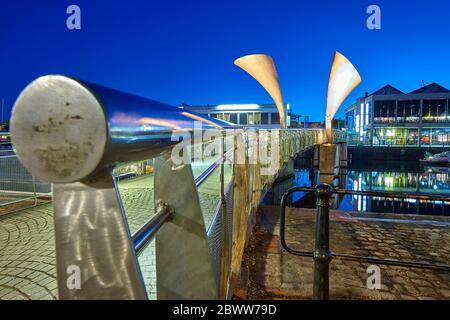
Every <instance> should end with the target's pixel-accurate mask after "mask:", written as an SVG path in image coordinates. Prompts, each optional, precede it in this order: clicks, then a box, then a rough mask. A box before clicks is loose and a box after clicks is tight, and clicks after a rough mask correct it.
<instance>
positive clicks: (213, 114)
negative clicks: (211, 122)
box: [209, 113, 217, 119]
mask: <svg viewBox="0 0 450 320" xmlns="http://www.w3.org/2000/svg"><path fill="white" fill-rule="evenodd" d="M209 116H210V117H211V118H216V119H217V113H211V114H210V115H209Z"/></svg>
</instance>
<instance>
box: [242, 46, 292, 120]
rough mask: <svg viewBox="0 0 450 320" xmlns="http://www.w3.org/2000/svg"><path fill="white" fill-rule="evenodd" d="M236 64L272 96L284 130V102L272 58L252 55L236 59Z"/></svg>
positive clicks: (263, 55)
mask: <svg viewBox="0 0 450 320" xmlns="http://www.w3.org/2000/svg"><path fill="white" fill-rule="evenodd" d="M234 64H235V65H237V66H238V67H240V68H241V69H243V70H244V71H246V72H247V73H248V74H250V75H251V76H252V77H253V78H255V79H256V80H257V81H258V82H259V83H260V84H261V85H262V86H263V87H264V89H266V91H267V92H268V93H269V94H270V96H271V97H272V99H273V101H274V102H275V105H276V106H277V109H278V113H279V114H280V126H281V128H284V127H285V123H284V118H285V112H284V102H283V97H282V94H281V89H280V83H279V81H278V74H277V71H276V69H275V64H274V62H273V60H272V58H271V57H270V56H267V55H265V54H252V55H249V56H244V57H241V58H239V59H236V60H235V61H234Z"/></svg>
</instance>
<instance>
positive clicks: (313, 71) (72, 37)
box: [0, 0, 450, 120]
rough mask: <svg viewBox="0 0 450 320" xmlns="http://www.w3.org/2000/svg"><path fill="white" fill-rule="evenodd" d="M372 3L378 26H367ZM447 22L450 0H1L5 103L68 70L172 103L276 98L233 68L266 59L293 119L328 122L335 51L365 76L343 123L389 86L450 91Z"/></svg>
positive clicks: (0, 89) (0, 85) (0, 82)
mask: <svg viewBox="0 0 450 320" xmlns="http://www.w3.org/2000/svg"><path fill="white" fill-rule="evenodd" d="M70 4H77V5H79V6H80V7H81V12H82V17H81V21H82V29H81V30H79V31H78V30H76V31H69V30H68V29H67V28H66V18H67V17H68V15H67V14H66V8H67V6H68V5H70ZM370 4H377V5H379V6H380V7H381V11H382V29H381V30H373V31H371V30H368V29H367V28H366V19H367V17H368V15H367V14H366V8H367V7H368V6H369V5H370ZM449 21H450V1H448V0H426V1H399V0H390V1H387V0H385V1H380V0H377V1H375V0H373V1H372V0H371V1H366V0H359V1H357V0H353V1H349V0H346V1H343V0H341V1H336V0H329V1H328V0H327V1H325V0H317V1H299V0H291V1H286V0H276V1H275V0H272V1H262V0H258V1H256V0H250V1H242V0H239V1H238V0H227V1H216V0H201V1H200V0H178V1H171V0H164V1H163V0H160V1H152V0H150V1H149V0H147V1H145V0H141V1H139V0H128V1H92V0H89V1H88V0H71V1H63V0H46V1H29V0H28V1H25V0H9V1H6V0H2V1H1V2H0V40H1V43H0V48H1V49H0V72H1V77H0V97H4V98H5V99H6V103H7V107H8V109H10V108H11V106H12V104H13V102H14V100H15V99H16V97H17V96H18V94H19V93H20V90H21V89H22V88H23V87H24V86H26V85H27V84H28V83H29V82H30V81H31V80H33V79H34V78H36V77H38V76H40V75H44V74H51V73H59V74H66V75H71V76H74V77H77V78H80V79H85V80H88V81H91V82H97V83H99V84H103V85H106V86H110V87H113V88H117V89H120V90H123V91H128V92H131V93H135V94H138V95H141V96H145V97H149V98H153V99H155V100H160V101H163V102H166V103H170V104H180V103H188V104H207V103H208V104H221V103H268V102H271V100H270V97H269V96H268V94H267V93H266V92H265V91H264V89H262V87H260V85H259V84H258V83H256V81H255V80H253V79H252V78H251V77H250V76H248V75H247V74H245V73H244V72H243V71H242V70H240V69H238V68H237V67H235V66H234V65H233V60H234V59H235V58H237V57H239V56H242V55H245V54H251V53H266V54H269V55H271V56H272V57H273V58H274V60H275V63H276V66H277V70H278V73H279V76H280V81H281V85H282V88H283V94H284V98H285V101H286V102H289V103H290V104H291V105H292V107H293V109H294V112H295V113H300V114H306V115H310V116H311V118H312V120H322V118H323V115H324V110H325V98H326V89H327V78H328V73H329V69H330V65H331V59H332V56H333V52H334V50H339V51H341V52H342V53H343V54H344V55H345V56H347V57H348V58H349V59H350V61H352V62H353V63H354V65H355V66H356V68H357V69H358V70H359V71H360V74H361V76H362V78H363V83H362V84H361V85H360V86H359V87H358V88H357V89H356V90H355V92H354V93H353V94H352V95H351V96H350V97H349V99H347V100H346V101H345V102H344V105H343V107H342V109H341V111H340V112H339V113H338V116H342V115H343V112H342V110H343V109H344V107H346V106H348V105H349V104H350V103H352V102H353V101H354V100H355V98H356V97H357V96H361V95H363V94H364V92H365V91H368V92H373V91H374V90H376V89H378V88H379V87H381V86H383V85H385V84H387V83H390V84H392V85H394V86H395V87H397V88H398V89H400V90H402V91H411V90H413V89H416V88H417V87H419V86H420V85H421V81H422V80H425V82H426V83H431V82H438V83H440V84H441V85H443V86H445V87H447V88H448V87H450V23H449ZM8 113H9V111H8Z"/></svg>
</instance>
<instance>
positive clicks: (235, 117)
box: [180, 104, 290, 128]
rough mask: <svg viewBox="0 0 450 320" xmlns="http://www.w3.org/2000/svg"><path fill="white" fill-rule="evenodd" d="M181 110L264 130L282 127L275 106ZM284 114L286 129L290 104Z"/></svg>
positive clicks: (185, 106)
mask: <svg viewBox="0 0 450 320" xmlns="http://www.w3.org/2000/svg"><path fill="white" fill-rule="evenodd" d="M180 108H183V109H186V110H188V111H194V112H197V113H201V114H204V115H207V116H210V117H213V118H217V119H220V120H225V121H228V122H231V123H234V124H239V125H243V126H249V127H252V126H258V127H263V128H279V127H280V114H279V112H278V109H277V107H276V105H275V104H220V105H201V106H190V105H186V104H183V105H181V106H180ZM284 114H285V115H286V119H285V123H286V127H289V126H290V115H289V114H290V106H289V104H286V105H285V112H284Z"/></svg>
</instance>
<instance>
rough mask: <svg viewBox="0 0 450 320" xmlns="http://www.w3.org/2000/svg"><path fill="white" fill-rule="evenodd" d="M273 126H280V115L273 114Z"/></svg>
mask: <svg viewBox="0 0 450 320" xmlns="http://www.w3.org/2000/svg"><path fill="white" fill-rule="evenodd" d="M270 115H271V124H280V114H279V113H271V114H270Z"/></svg>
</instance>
